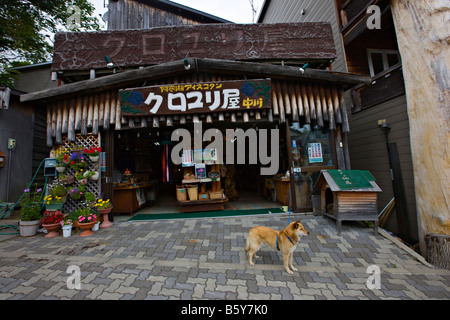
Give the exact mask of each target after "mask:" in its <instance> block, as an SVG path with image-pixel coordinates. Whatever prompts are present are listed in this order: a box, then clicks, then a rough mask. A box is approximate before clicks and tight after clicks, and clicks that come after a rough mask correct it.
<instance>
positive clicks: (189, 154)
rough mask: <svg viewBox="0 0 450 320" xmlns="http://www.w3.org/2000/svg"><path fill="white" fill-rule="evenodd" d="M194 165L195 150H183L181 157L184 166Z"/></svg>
mask: <svg viewBox="0 0 450 320" xmlns="http://www.w3.org/2000/svg"><path fill="white" fill-rule="evenodd" d="M193 165H194V152H193V150H183V156H182V158H181V166H182V167H192V166H193Z"/></svg>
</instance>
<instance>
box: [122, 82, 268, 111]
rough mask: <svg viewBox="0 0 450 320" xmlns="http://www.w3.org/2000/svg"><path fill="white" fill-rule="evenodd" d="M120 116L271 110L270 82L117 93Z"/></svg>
mask: <svg viewBox="0 0 450 320" xmlns="http://www.w3.org/2000/svg"><path fill="white" fill-rule="evenodd" d="M120 100H121V109H122V113H123V115H140V114H141V115H162V114H183V113H204V112H215V111H235V110H248V109H251V110H255V109H261V108H270V107H271V84H270V80H269V79H267V80H248V81H247V80H245V81H241V80H239V81H222V82H205V83H196V84H171V85H162V86H152V87H144V88H134V89H125V90H121V91H120Z"/></svg>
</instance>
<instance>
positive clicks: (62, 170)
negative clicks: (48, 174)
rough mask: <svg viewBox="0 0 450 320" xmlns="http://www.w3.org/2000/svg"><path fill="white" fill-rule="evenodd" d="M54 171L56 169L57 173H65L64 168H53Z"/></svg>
mask: <svg viewBox="0 0 450 320" xmlns="http://www.w3.org/2000/svg"><path fill="white" fill-rule="evenodd" d="M55 169H56V171H58V172H60V173H61V172H64V171H66V167H65V166H64V167H55Z"/></svg>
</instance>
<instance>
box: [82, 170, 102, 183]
mask: <svg viewBox="0 0 450 320" xmlns="http://www.w3.org/2000/svg"><path fill="white" fill-rule="evenodd" d="M83 176H84V177H85V178H86V179H92V180H94V181H96V180H98V178H99V176H100V175H99V173H98V171H93V170H88V171H86V172H85V173H84V174H83Z"/></svg>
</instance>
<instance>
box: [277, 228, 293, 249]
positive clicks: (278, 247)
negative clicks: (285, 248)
mask: <svg viewBox="0 0 450 320" xmlns="http://www.w3.org/2000/svg"><path fill="white" fill-rule="evenodd" d="M284 235H285V236H286V237H287V238H288V239H289V241H290V242H291V243H292V244H293V245H294V246H295V243H294V241H292V239H291V238H289V236H288V235H287V233H286V232H284ZM277 250H278V251H280V246H279V245H278V235H277Z"/></svg>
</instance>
